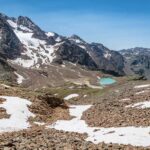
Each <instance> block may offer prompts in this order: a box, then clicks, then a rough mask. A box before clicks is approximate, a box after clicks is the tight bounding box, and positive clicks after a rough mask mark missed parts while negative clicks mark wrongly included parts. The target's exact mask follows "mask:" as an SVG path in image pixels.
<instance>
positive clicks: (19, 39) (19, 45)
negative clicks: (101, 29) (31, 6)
mask: <svg viewBox="0 0 150 150" xmlns="http://www.w3.org/2000/svg"><path fill="white" fill-rule="evenodd" d="M0 23H1V26H0V29H1V39H0V43H1V44H0V50H1V53H2V54H4V56H5V57H6V59H7V60H8V61H9V62H11V63H12V64H17V65H20V66H22V67H25V68H41V67H43V66H47V65H50V64H51V63H57V64H63V63H64V62H65V61H67V62H71V63H74V64H79V65H81V66H82V67H85V68H88V69H92V70H101V71H104V72H107V73H111V74H114V75H124V72H123V67H124V60H123V57H122V56H121V55H120V54H119V53H118V52H115V51H111V50H109V49H108V48H106V47H105V46H103V45H102V44H97V43H91V44H89V43H87V42H85V41H84V40H82V39H81V38H80V37H78V36H77V35H73V36H71V37H63V36H61V35H59V34H56V33H52V32H45V31H43V30H42V29H41V28H40V27H38V26H37V25H36V24H35V23H33V21H32V20H31V19H29V18H28V17H23V16H19V17H18V18H12V17H8V16H6V15H4V14H1V15H0ZM7 31H8V32H7ZM6 34H8V36H6ZM9 41H10V42H9ZM3 43H4V44H3ZM3 45H5V46H3ZM5 47H6V48H5ZM118 62H119V63H118Z"/></svg>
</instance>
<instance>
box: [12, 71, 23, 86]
mask: <svg viewBox="0 0 150 150" xmlns="http://www.w3.org/2000/svg"><path fill="white" fill-rule="evenodd" d="M14 73H15V75H16V76H17V83H18V84H21V83H22V82H23V80H25V79H24V77H23V76H21V75H20V74H18V73H17V72H14Z"/></svg>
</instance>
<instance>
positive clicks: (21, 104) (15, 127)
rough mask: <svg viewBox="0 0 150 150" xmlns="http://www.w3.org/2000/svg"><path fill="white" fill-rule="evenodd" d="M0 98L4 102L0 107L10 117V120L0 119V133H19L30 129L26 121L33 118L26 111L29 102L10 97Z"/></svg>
mask: <svg viewBox="0 0 150 150" xmlns="http://www.w3.org/2000/svg"><path fill="white" fill-rule="evenodd" d="M0 98H3V99H5V100H6V101H4V102H3V103H2V104H0V107H2V108H4V109H6V112H7V114H9V115H10V118H3V119H0V132H11V131H19V130H23V129H27V128H28V127H30V123H29V122H28V119H29V117H34V116H35V115H34V114H33V113H31V112H30V111H29V109H28V105H31V102H30V101H28V100H26V99H22V98H19V97H12V96H0Z"/></svg>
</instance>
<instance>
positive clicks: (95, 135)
mask: <svg viewBox="0 0 150 150" xmlns="http://www.w3.org/2000/svg"><path fill="white" fill-rule="evenodd" d="M90 107H91V106H90V105H77V106H70V109H69V110H70V115H71V116H74V117H75V118H73V119H72V120H59V121H57V122H56V123H54V124H52V125H50V126H47V128H55V129H56V130H63V131H68V132H77V133H87V135H88V137H87V139H86V140H87V141H91V142H93V143H95V144H98V143H100V142H105V143H116V144H125V145H127V144H131V145H133V146H144V147H147V146H150V134H149V132H150V127H145V128H144V127H134V126H129V127H111V128H103V127H101V128H100V127H99V128H98V127H89V126H88V125H87V124H86V122H85V121H84V120H81V116H82V113H83V112H84V111H86V110H87V109H89V108H90ZM110 117H111V116H110Z"/></svg>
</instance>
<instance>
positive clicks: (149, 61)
mask: <svg viewBox="0 0 150 150" xmlns="http://www.w3.org/2000/svg"><path fill="white" fill-rule="evenodd" d="M120 53H121V55H123V57H124V59H125V68H127V69H126V71H125V72H126V74H138V75H140V76H144V77H145V78H147V79H150V49H148V48H142V47H135V48H131V49H126V50H125V49H124V50H121V51H120Z"/></svg>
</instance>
